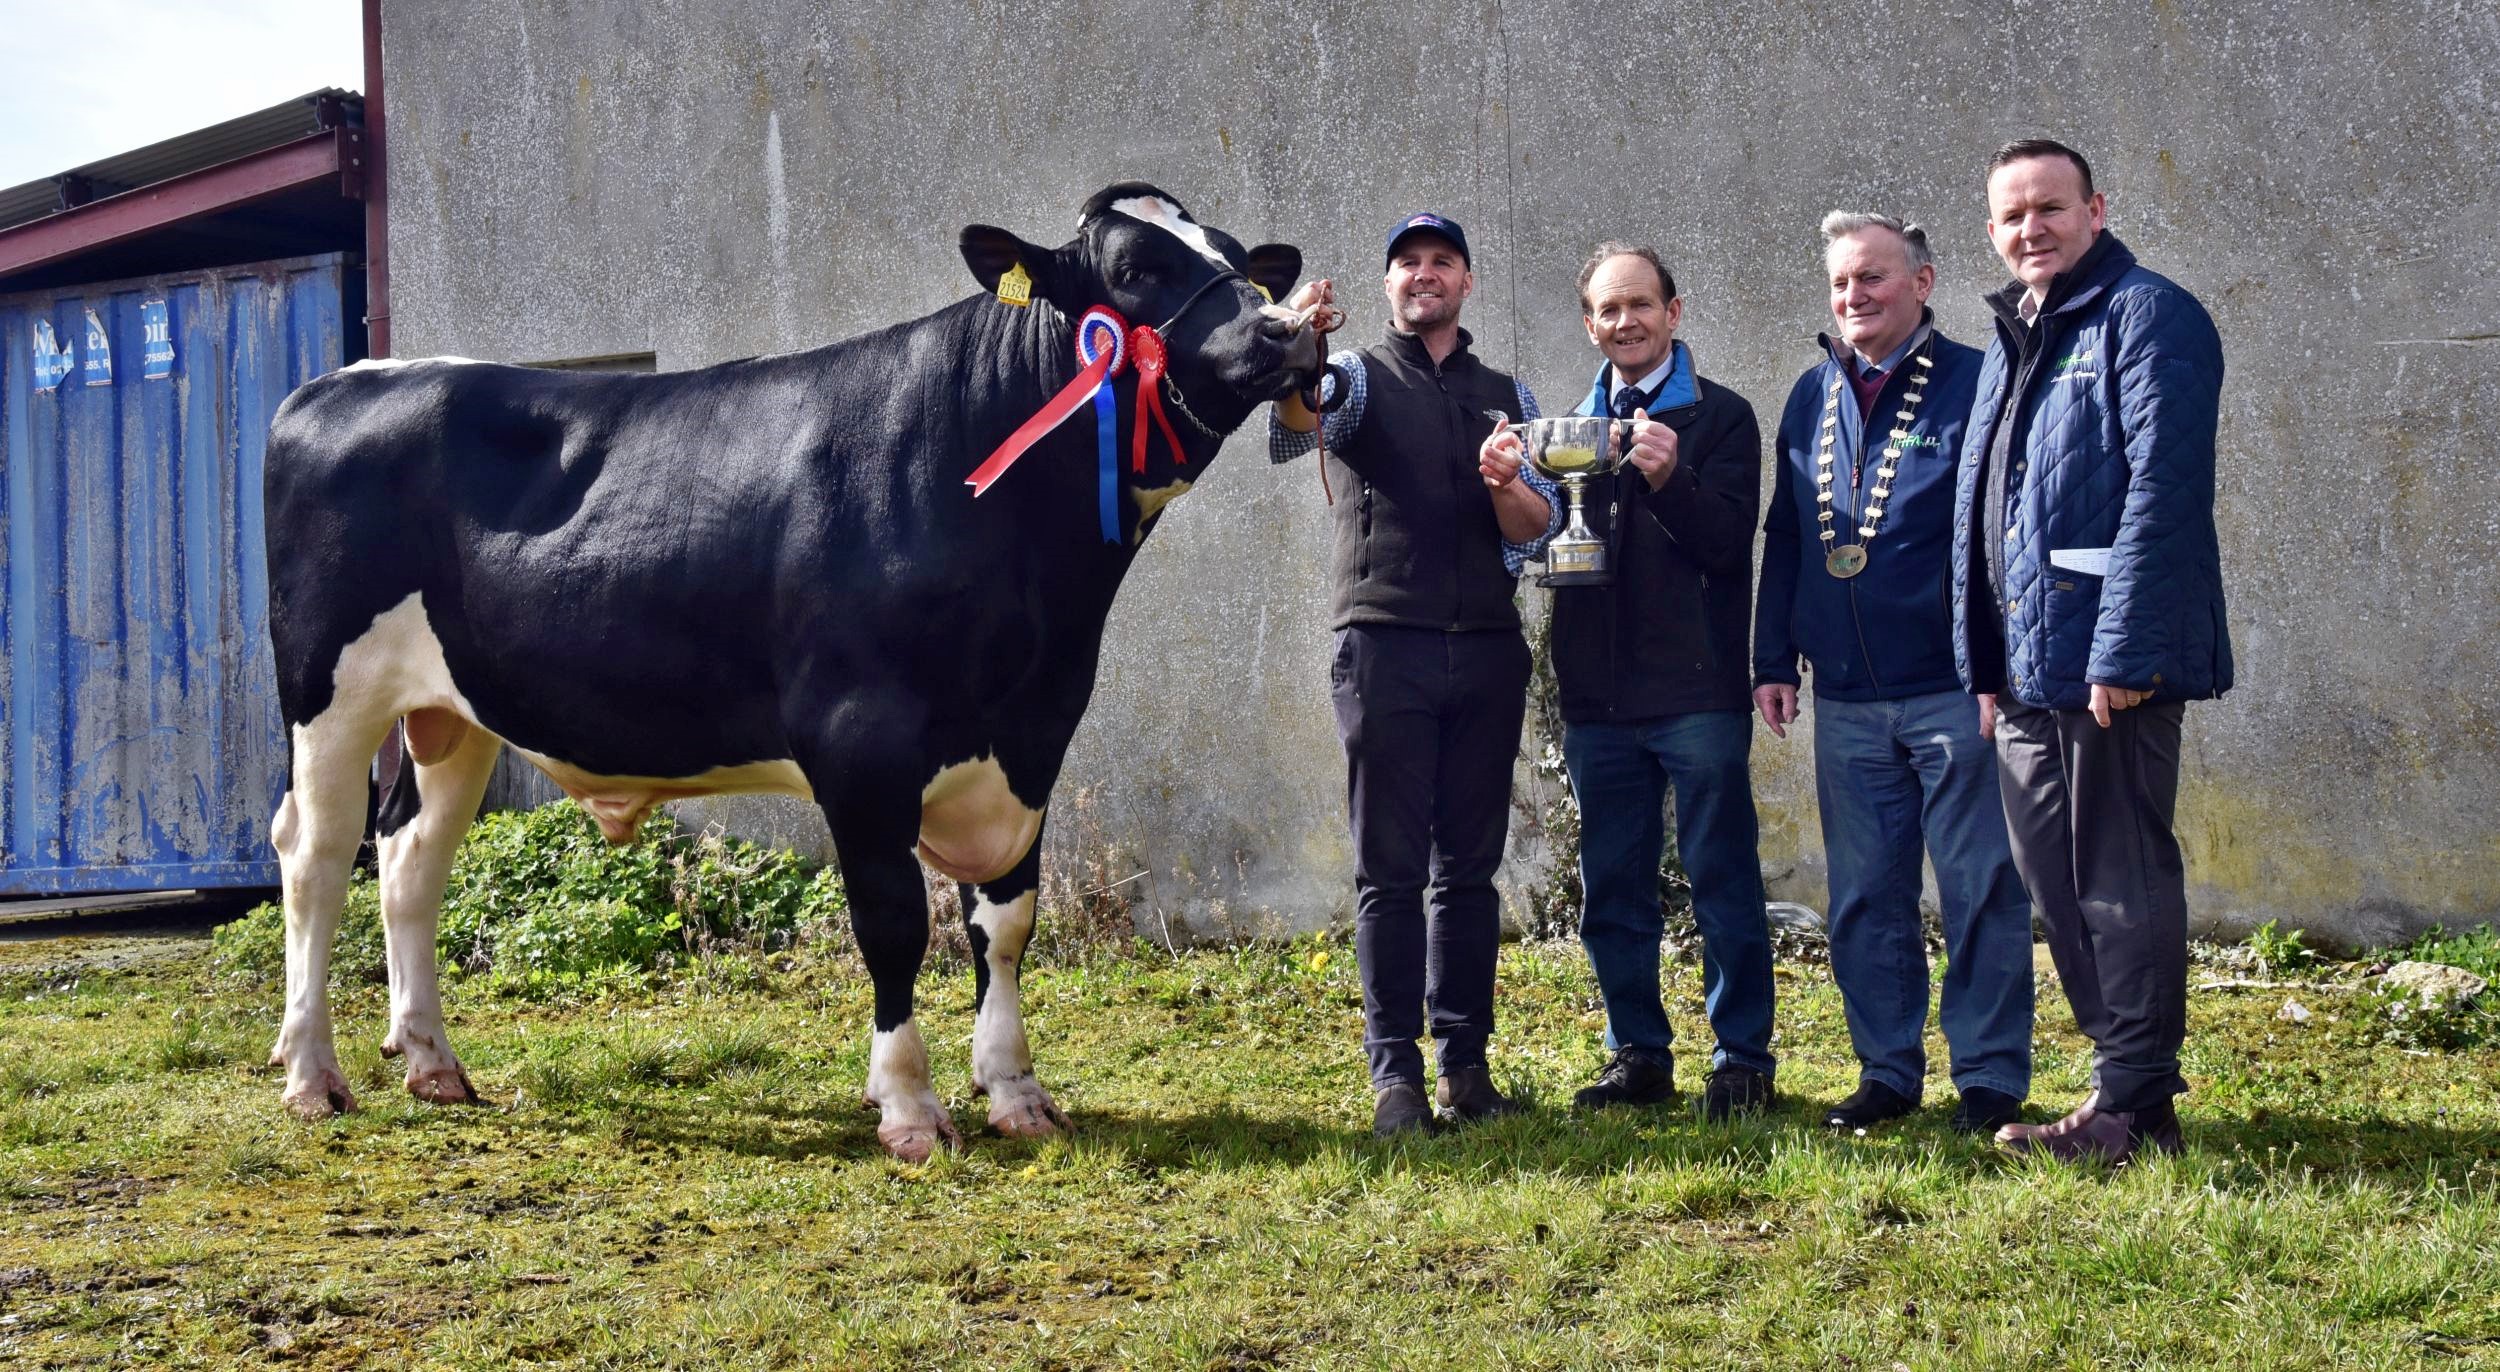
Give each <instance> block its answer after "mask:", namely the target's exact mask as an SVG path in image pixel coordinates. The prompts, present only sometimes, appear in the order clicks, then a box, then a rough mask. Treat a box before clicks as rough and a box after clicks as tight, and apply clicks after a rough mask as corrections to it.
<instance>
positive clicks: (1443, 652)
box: [1330, 624, 1528, 1087]
mask: <svg viewBox="0 0 2500 1372" xmlns="http://www.w3.org/2000/svg"><path fill="white" fill-rule="evenodd" d="M1330 685H1331V688H1332V689H1331V695H1332V696H1333V697H1334V699H1335V703H1336V709H1337V738H1338V741H1340V742H1341V743H1343V744H1344V745H1345V755H1346V810H1347V814H1348V818H1349V820H1350V821H1351V825H1352V829H1353V833H1354V896H1355V907H1354V955H1355V961H1356V965H1357V966H1358V968H1359V969H1360V970H1361V972H1362V975H1363V1049H1364V1052H1365V1053H1366V1054H1367V1055H1368V1056H1369V1058H1370V1059H1371V1073H1372V1085H1373V1086H1375V1087H1380V1086H1387V1085H1389V1084H1390V1083H1392V1082H1412V1083H1414V1084H1416V1085H1421V1084H1423V1076H1424V1059H1423V1053H1422V1051H1421V1050H1420V1049H1418V1048H1417V1047H1416V1040H1417V1039H1419V1038H1421V1037H1423V1033H1424V1024H1425V1017H1426V1015H1427V1013H1429V1015H1430V1019H1431V1028H1432V1037H1433V1038H1434V1039H1435V1040H1437V1041H1438V1042H1439V1045H1440V1058H1441V1070H1442V1071H1443V1072H1444V1073H1447V1072H1448V1071H1449V1070H1450V1069H1451V1068H1453V1067H1479V1066H1482V1065H1484V1045H1485V1040H1486V1039H1488V1038H1490V1037H1491V1036H1492V1034H1493V960H1494V954H1495V951H1496V949H1497V947H1498V945H1499V943H1500V940H1501V904H1500V901H1499V899H1498V898H1497V897H1496V896H1495V894H1494V891H1493V872H1494V869H1495V868H1497V867H1499V866H1500V865H1501V862H1502V841H1503V838H1504V837H1505V835H1506V834H1507V833H1508V830H1509V824H1510V779H1511V769H1512V767H1513V766H1514V765H1515V763H1516V761H1517V759H1518V755H1519V727H1520V725H1521V723H1522V722H1523V721H1524V720H1525V718H1526V714H1527V707H1528V645H1527V643H1526V642H1525V641H1524V640H1522V639H1521V638H1520V636H1519V634H1518V632H1517V631H1516V630H1488V631H1480V632H1471V633H1445V632H1443V631H1441V630H1439V629H1410V628H1401V627H1396V626H1390V625H1377V624H1356V625H1351V626H1349V627H1347V628H1344V629H1341V630H1339V631H1338V633H1337V656H1336V662H1335V664H1334V666H1333V667H1332V669H1331V671H1330ZM1427 885H1429V887H1430V891H1431V898H1430V905H1429V910H1428V911H1427V907H1426V899H1425V890H1426V887H1427Z"/></svg>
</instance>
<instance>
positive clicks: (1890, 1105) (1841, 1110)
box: [1823, 1078, 1918, 1129]
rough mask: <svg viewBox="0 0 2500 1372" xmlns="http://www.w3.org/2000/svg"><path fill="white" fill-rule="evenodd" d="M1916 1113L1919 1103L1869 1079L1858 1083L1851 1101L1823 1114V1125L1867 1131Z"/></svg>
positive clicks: (1846, 1101) (1830, 1127)
mask: <svg viewBox="0 0 2500 1372" xmlns="http://www.w3.org/2000/svg"><path fill="white" fill-rule="evenodd" d="M1916 1109H1918V1102H1917V1101H1914V1100H1912V1099H1910V1098H1909V1097H1908V1096H1905V1095H1902V1094H1901V1093H1900V1092H1898V1091H1895V1090H1893V1089H1892V1088H1891V1087H1889V1086H1886V1085H1884V1084H1883V1083H1882V1082H1880V1081H1875V1080H1873V1079H1871V1078H1870V1079H1868V1080H1866V1081H1862V1082H1859V1083H1858V1089H1857V1090H1856V1092H1854V1093H1853V1094H1851V1095H1850V1097H1849V1099H1847V1100H1844V1101H1842V1102H1841V1103H1840V1104H1838V1105H1835V1106H1833V1107H1832V1108H1831V1109H1829V1110H1826V1111H1824V1112H1823V1124H1824V1127H1825V1128H1829V1129H1864V1128H1867V1127H1869V1126H1870V1125H1877V1124H1881V1123H1883V1122H1884V1121H1885V1120H1897V1119H1899V1118H1901V1117H1902V1116H1903V1115H1906V1114H1909V1113H1911V1112H1912V1111H1914V1110H1916Z"/></svg>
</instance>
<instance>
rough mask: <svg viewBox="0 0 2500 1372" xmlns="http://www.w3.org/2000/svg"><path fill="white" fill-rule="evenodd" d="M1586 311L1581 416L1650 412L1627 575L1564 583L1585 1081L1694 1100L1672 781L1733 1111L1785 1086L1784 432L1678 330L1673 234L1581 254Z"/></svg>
mask: <svg viewBox="0 0 2500 1372" xmlns="http://www.w3.org/2000/svg"><path fill="white" fill-rule="evenodd" d="M1580 309H1581V314H1582V317H1583V318H1582V322H1583V323H1584V324H1585V325H1586V326H1587V328H1588V333H1589V341H1590V342H1592V343H1594V344H1596V345H1597V347H1598V350H1599V351H1600V352H1602V353H1604V354H1605V356H1606V365H1604V366H1603V367H1601V368H1599V369H1598V373H1597V380H1596V383H1595V384H1594V385H1593V386H1591V388H1590V390H1589V395H1588V398H1587V399H1586V400H1584V401H1582V402H1581V404H1580V407H1579V409H1578V410H1577V411H1575V413H1579V414H1584V415H1613V416H1615V417H1616V418H1620V419H1629V420H1633V421H1634V424H1633V426H1632V439H1633V447H1632V449H1631V453H1630V460H1629V461H1628V462H1627V463H1626V464H1625V465H1624V466H1623V467H1622V468H1621V469H1619V470H1618V471H1617V472H1616V473H1615V474H1614V476H1613V477H1611V478H1601V479H1599V480H1598V481H1596V482H1593V483H1592V484H1591V488H1590V491H1589V496H1588V505H1589V510H1588V522H1589V525H1590V527H1591V528H1592V529H1593V530H1595V531H1596V532H1598V533H1599V534H1600V535H1601V536H1603V537H1604V538H1605V540H1606V543H1607V548H1608V558H1609V560H1610V561H1611V563H1612V567H1613V573H1614V580H1613V582H1612V584H1610V585H1602V586H1586V585H1582V586H1557V587H1555V589H1554V617H1553V637H1552V644H1553V661H1554V675H1555V679H1556V684H1557V685H1558V686H1559V687H1560V691H1561V697H1562V715H1563V760H1564V765H1565V766H1566V767H1567V768H1568V769H1569V770H1570V774H1571V793H1572V797H1573V799H1574V800H1575V801H1576V802H1577V803H1578V805H1579V809H1580V883H1581V888H1582V892H1583V901H1584V903H1583V906H1582V910H1581V915H1580V941H1581V943H1582V944H1583V945H1584V946H1585V947H1586V948H1587V949H1588V954H1589V963H1590V965H1591V967H1593V968H1594V969H1595V971H1596V973H1597V984H1598V989H1599V991H1600V992H1601V993H1602V994H1603V995H1604V997H1605V1001H1606V1022H1607V1039H1608V1043H1609V1046H1611V1047H1612V1048H1613V1049H1614V1056H1613V1059H1612V1061H1610V1062H1608V1063H1607V1065H1606V1067H1605V1069H1604V1070H1603V1071H1602V1072H1601V1073H1599V1075H1598V1078H1597V1080H1596V1081H1595V1082H1594V1083H1593V1084H1591V1085H1590V1086H1589V1087H1587V1088H1586V1089H1584V1090H1582V1091H1581V1092H1580V1093H1579V1095H1578V1098H1577V1099H1578V1103H1579V1104H1580V1105H1581V1106H1582V1107H1583V1108H1595V1107H1602V1106H1608V1105H1625V1104H1653V1103H1660V1102H1665V1101H1670V1100H1673V1099H1674V1097H1675V1060H1674V1056H1673V1054H1672V1051H1671V1048H1670V1045H1671V1043H1672V1041H1673V1037H1674V1035H1673V1031H1672V1030H1671V1029H1670V1028H1669V1027H1668V1023H1667V1014H1666V1009H1665V1006H1664V1003H1663V1001H1662V1000H1661V998H1660V995H1659V982H1658V940H1659V935H1660V934H1661V932H1662V931H1663V929H1664V925H1665V911H1664V908H1663V906H1662V904H1661V902H1660V899H1659V889H1658V867H1659V861H1660V859H1661V858H1662V857H1663V856H1664V846H1665V842H1666V834H1665V830H1664V825H1663V823H1662V820H1661V812H1662V810H1663V807H1664V804H1665V800H1666V795H1667V791H1668V788H1669V787H1670V786H1672V787H1673V788H1674V792H1675V820H1676V843H1677V851H1678V852H1679V853H1680V854H1681V855H1682V857H1683V861H1684V871H1685V873H1686V875H1688V876H1689V877H1691V878H1692V883H1693V913H1694V916H1695V918H1696V921H1697V922H1698V923H1699V924H1700V926H1701V938H1702V962H1701V966H1702V996H1703V1000H1704V1003H1705V1004H1706V1006H1707V1007H1708V1010H1709V1015H1710V1027H1711V1031H1712V1032H1713V1034H1715V1035H1716V1036H1717V1038H1718V1044H1717V1047H1716V1050H1715V1051H1714V1052H1713V1053H1712V1055H1711V1068H1712V1070H1711V1072H1710V1076H1709V1084H1708V1088H1707V1089H1706V1091H1705V1092H1704V1094H1703V1113H1704V1114H1705V1115H1706V1116H1708V1117H1709V1118H1711V1119H1725V1118H1727V1117H1728V1116H1729V1115H1730V1114H1733V1113H1735V1112H1737V1111H1743V1110H1756V1109H1760V1108H1762V1107H1763V1106H1766V1105H1768V1104H1769V1103H1770V1102H1771V1099H1772V1087H1771V1079H1772V1070H1773V1067H1774V1062H1773V1059H1772V1056H1771V935H1770V926H1769V923H1768V921H1767V920H1766V918H1765V915H1764V910H1763V891H1762V864H1761V859H1760V857H1759V856H1758V854H1757V851H1756V838H1757V834H1756V825H1755V819H1754V806H1753V778H1752V776H1751V773H1750V771H1749V760H1750V756H1751V753H1752V748H1753V719H1752V715H1751V712H1750V710H1749V708H1748V707H1749V705H1750V699H1749V694H1748V689H1747V676H1748V673H1747V658H1746V652H1745V638H1746V630H1747V627H1748V620H1749V618H1750V616H1749V615H1748V613H1747V610H1748V602H1749V601H1750V600H1751V598H1752V597H1751V594H1750V593H1751V591H1752V589H1753V527H1754V516H1755V511H1756V510H1757V508H1758V507H1759V506H1760V504H1761V482H1762V433H1761V430H1760V429H1759V428H1758V427H1757V426H1756V424H1755V422H1754V413H1753V406H1751V405H1750V404H1748V403H1746V401H1745V399H1744V397H1742V396H1740V395H1738V394H1736V393H1735V392H1734V391H1731V390H1728V389H1727V388H1726V387H1724V386H1721V385H1719V384H1717V383H1716V382H1713V381H1710V380H1708V379H1706V378H1704V377H1702V376H1700V375H1699V374H1698V373H1696V372H1695V371H1694V370H1693V358H1692V354H1691V352H1690V351H1689V350H1688V349H1686V348H1685V346H1684V345H1683V344H1681V343H1678V342H1676V341H1675V330H1676V326H1677V325H1678V324H1679V323H1680V322H1681V321H1682V319H1683V312H1684V302H1683V300H1682V299H1681V298H1679V297H1678V296H1677V295H1676V290H1675V278H1674V277H1673V276H1671V275H1670V274H1669V273H1668V271H1667V268H1666V264H1665V263H1664V262H1662V261H1660V260H1659V257H1658V255H1657V254H1656V253H1655V252H1653V251H1651V250H1649V249H1647V248H1637V247H1631V246H1627V245H1624V244H1618V243H1609V244H1605V245H1603V246H1601V247H1600V248H1599V249H1598V250H1597V252H1596V254H1595V255H1594V256H1592V257H1591V258H1590V259H1589V261H1588V264H1587V265H1586V266H1584V267H1582V268H1581V269H1580ZM1518 454H1519V441H1518V439H1517V437H1516V436H1515V435H1509V434H1504V435H1501V436H1499V437H1498V438H1496V439H1495V440H1493V441H1491V442H1488V443H1487V445H1486V448H1485V452H1484V455H1483V462H1484V464H1485V470H1486V473H1487V479H1488V480H1490V479H1494V478H1496V477H1498V476H1499V475H1501V474H1502V473H1503V472H1505V471H1508V470H1515V469H1516V465H1517V462H1518ZM1540 555H1541V550H1540Z"/></svg>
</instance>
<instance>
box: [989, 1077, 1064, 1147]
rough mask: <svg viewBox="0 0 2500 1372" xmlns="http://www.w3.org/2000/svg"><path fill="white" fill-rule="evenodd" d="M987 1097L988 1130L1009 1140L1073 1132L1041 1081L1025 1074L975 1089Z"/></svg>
mask: <svg viewBox="0 0 2500 1372" xmlns="http://www.w3.org/2000/svg"><path fill="white" fill-rule="evenodd" d="M977 1089H981V1090H984V1091H986V1092H987V1094H988V1095H989V1098H990V1132H991V1133H993V1134H1003V1135H1005V1136H1007V1137H1008V1138H1011V1139H1046V1138H1049V1137H1051V1136H1052V1135H1054V1134H1066V1133H1073V1132H1075V1126H1073V1125H1071V1124H1069V1123H1068V1117H1067V1115H1066V1114H1064V1113H1063V1112H1061V1110H1060V1109H1059V1103H1058V1102H1057V1101H1055V1100H1052V1099H1051V1098H1050V1092H1049V1091H1048V1090H1046V1089H1044V1088H1043V1086H1042V1083H1041V1081H1040V1080H1039V1079H1038V1078H1036V1077H1034V1076H1033V1075H1032V1074H1031V1073H1029V1072H1028V1073H1026V1074H1025V1075H1023V1076H1021V1077H1017V1078H1015V1079H1013V1080H1011V1081H1003V1082H1000V1083H998V1084H997V1085H995V1086H990V1087H983V1088H977Z"/></svg>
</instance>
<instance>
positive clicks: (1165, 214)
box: [1111, 195, 1233, 271]
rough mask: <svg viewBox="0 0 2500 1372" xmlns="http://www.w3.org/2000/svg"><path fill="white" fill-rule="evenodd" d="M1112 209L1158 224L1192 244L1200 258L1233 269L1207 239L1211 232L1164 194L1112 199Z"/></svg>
mask: <svg viewBox="0 0 2500 1372" xmlns="http://www.w3.org/2000/svg"><path fill="white" fill-rule="evenodd" d="M1111 208H1112V209H1114V210H1117V211H1119V212H1120V213H1121V214H1125V215H1127V216H1128V217H1129V218H1131V219H1135V220H1138V221H1140V222H1142V223H1147V224H1152V225H1154V226H1155V227H1156V228H1158V229H1161V230H1163V231H1164V232H1166V233H1168V234H1170V235H1172V236H1173V237H1174V238H1177V239H1179V240H1180V241H1182V242H1183V243H1186V244H1188V245H1189V246H1190V247H1191V248H1192V249H1194V250H1196V252H1197V253H1198V255H1199V256H1200V257H1203V258H1205V259H1206V260H1208V261H1209V262H1212V263H1214V264H1215V265H1217V266H1218V267H1222V268H1224V269H1226V270H1227V271H1229V270H1231V269H1232V265H1233V264H1232V263H1230V262H1227V261H1225V260H1224V254H1222V253H1220V252H1218V251H1216V249H1215V244H1214V243H1213V242H1212V241H1210V240H1209V239H1208V238H1207V231H1206V230H1205V229H1202V228H1200V227H1198V226H1197V224H1195V223H1193V222H1191V221H1190V220H1189V219H1188V217H1186V216H1184V215H1183V214H1182V213H1181V212H1180V210H1179V209H1178V208H1177V207H1175V206H1174V205H1173V204H1172V203H1171V202H1169V201H1167V200H1165V199H1163V198H1162V197H1161V196H1155V195H1132V196H1130V197H1129V198H1128V199H1126V200H1114V201H1112V202H1111Z"/></svg>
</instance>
